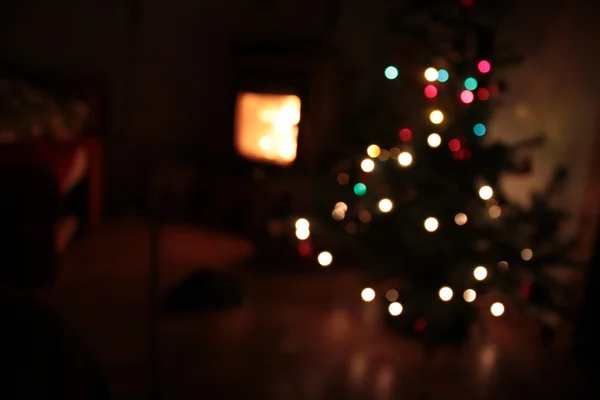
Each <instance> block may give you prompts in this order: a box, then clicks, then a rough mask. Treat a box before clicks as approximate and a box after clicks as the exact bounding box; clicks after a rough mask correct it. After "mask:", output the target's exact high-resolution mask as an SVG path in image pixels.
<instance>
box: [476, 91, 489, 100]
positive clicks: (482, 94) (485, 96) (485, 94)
mask: <svg viewBox="0 0 600 400" xmlns="http://www.w3.org/2000/svg"><path fill="white" fill-rule="evenodd" d="M477 97H478V98H479V100H484V101H485V100H487V99H489V98H490V91H489V90H487V89H485V88H481V89H479V90H478V91H477Z"/></svg>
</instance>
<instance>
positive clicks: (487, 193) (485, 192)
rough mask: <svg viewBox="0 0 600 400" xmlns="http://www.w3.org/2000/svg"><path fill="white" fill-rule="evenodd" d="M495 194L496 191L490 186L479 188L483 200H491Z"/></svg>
mask: <svg viewBox="0 0 600 400" xmlns="http://www.w3.org/2000/svg"><path fill="white" fill-rule="evenodd" d="M493 195H494V191H493V190H492V188H491V187H489V186H487V185H486V186H482V187H481V188H480V189H479V197H481V198H482V199H483V200H489V199H491V198H492V196H493Z"/></svg>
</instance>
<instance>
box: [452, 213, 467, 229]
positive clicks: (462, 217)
mask: <svg viewBox="0 0 600 400" xmlns="http://www.w3.org/2000/svg"><path fill="white" fill-rule="evenodd" d="M454 222H455V223H456V225H461V226H462V225H464V224H466V223H467V214H465V213H458V214H456V215H455V216H454Z"/></svg>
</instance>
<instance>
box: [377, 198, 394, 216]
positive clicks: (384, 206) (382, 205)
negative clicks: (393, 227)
mask: <svg viewBox="0 0 600 400" xmlns="http://www.w3.org/2000/svg"><path fill="white" fill-rule="evenodd" d="M378 206H379V210H380V211H381V212H383V213H388V212H390V211H392V208H393V207H394V204H393V203H392V201H391V200H390V199H381V200H379V204H378Z"/></svg>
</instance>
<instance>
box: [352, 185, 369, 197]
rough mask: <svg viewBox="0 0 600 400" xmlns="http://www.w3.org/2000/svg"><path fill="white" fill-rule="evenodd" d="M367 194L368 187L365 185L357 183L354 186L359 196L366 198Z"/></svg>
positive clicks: (355, 192)
mask: <svg viewBox="0 0 600 400" xmlns="http://www.w3.org/2000/svg"><path fill="white" fill-rule="evenodd" d="M365 193H367V186H366V185H365V184H364V183H357V184H356V185H354V194H355V195H357V196H364V195H365Z"/></svg>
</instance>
